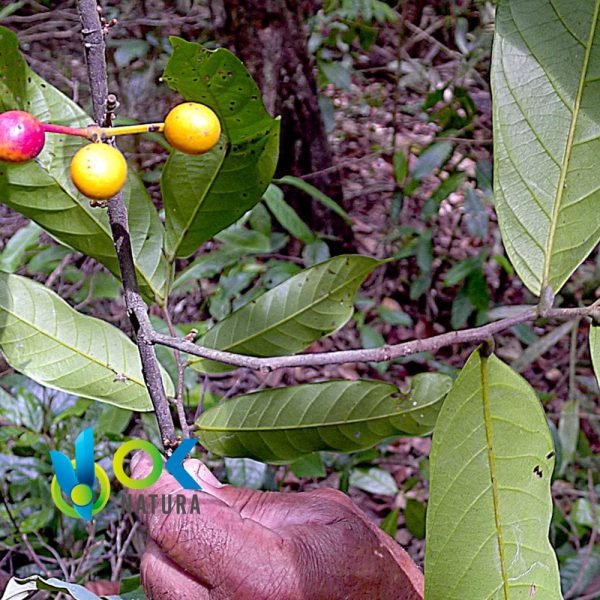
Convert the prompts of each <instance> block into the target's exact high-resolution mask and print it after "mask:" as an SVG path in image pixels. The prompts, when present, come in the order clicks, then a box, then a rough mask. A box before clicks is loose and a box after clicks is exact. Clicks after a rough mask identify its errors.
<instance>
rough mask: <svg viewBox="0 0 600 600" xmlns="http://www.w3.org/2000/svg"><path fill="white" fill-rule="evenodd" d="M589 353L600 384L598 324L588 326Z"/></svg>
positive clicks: (599, 334)
mask: <svg viewBox="0 0 600 600" xmlns="http://www.w3.org/2000/svg"><path fill="white" fill-rule="evenodd" d="M590 355H591V357H592V365H593V366H594V372H595V373H596V379H597V380H598V385H599V386H600V325H591V326H590Z"/></svg>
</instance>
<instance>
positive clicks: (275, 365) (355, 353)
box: [150, 305, 600, 371]
mask: <svg viewBox="0 0 600 600" xmlns="http://www.w3.org/2000/svg"><path fill="white" fill-rule="evenodd" d="M599 312H600V309H599V307H597V306H595V305H592V306H586V307H582V308H554V309H551V310H549V311H548V312H547V314H546V315H545V316H544V318H547V319H559V320H569V319H575V318H577V317H583V316H595V317H596V318H597V317H598V313H599ZM538 316H539V315H538V312H537V308H536V307H532V308H530V309H528V310H525V311H523V312H522V313H520V314H518V315H515V316H513V317H507V318H506V319H501V320H499V321H495V322H493V323H488V324H487V325H483V326H481V327H474V328H472V329H463V330H461V331H450V332H448V333H443V334H441V335H436V336H433V337H430V338H425V339H422V340H411V341H410V342H403V343H401V344H394V345H392V346H380V347H379V348H370V349H360V350H341V351H338V352H323V353H316V354H297V355H295V356H274V357H268V358H265V357H258V356H246V355H244V354H235V353H233V352H224V351H222V350H214V349H212V348H205V347H203V346H198V345H197V344H194V343H193V342H190V341H188V340H186V339H183V338H176V337H171V336H168V335H163V334H160V333H157V332H155V331H153V332H152V335H151V337H150V341H151V342H152V343H154V344H160V345H162V346H168V347H169V348H173V349H175V350H180V351H181V352H186V353H187V354H191V355H193V356H198V357H200V358H206V359H209V360H214V361H218V362H221V363H225V364H228V365H234V366H236V367H248V368H250V369H258V370H262V371H272V370H274V369H282V368H284V367H316V366H323V365H335V364H340V363H348V362H385V361H388V360H392V359H394V358H401V357H403V356H409V355H411V354H417V353H419V352H435V351H436V350H439V349H440V348H444V347H446V346H452V345H453V344H466V343H471V342H481V341H482V340H485V339H487V338H489V337H491V336H493V335H495V334H497V333H499V332H501V331H504V330H505V329H508V328H510V327H513V326H515V325H518V324H519V323H524V322H525V321H532V320H534V319H537V318H538Z"/></svg>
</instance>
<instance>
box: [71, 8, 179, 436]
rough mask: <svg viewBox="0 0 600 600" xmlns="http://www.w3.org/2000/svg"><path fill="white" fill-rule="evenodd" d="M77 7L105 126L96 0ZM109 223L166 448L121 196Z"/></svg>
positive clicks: (165, 424) (148, 329) (99, 118)
mask: <svg viewBox="0 0 600 600" xmlns="http://www.w3.org/2000/svg"><path fill="white" fill-rule="evenodd" d="M77 7H78V10H79V16H80V18H81V25H82V30H81V32H82V35H83V46H84V49H85V56H86V62H87V69H88V78H89V83H90V91H91V96H92V106H93V116H94V120H95V121H96V123H97V124H98V125H101V126H108V125H110V121H111V116H112V115H111V112H110V111H109V112H108V113H107V98H108V80H107V74H106V56H105V44H104V32H103V31H102V25H101V22H100V15H99V7H98V4H97V2H96V0H78V2H77ZM108 220H109V222H110V228H111V230H112V236H113V241H114V244H115V249H116V252H117V259H118V261H119V269H120V271H121V280H122V282H123V290H124V295H125V306H126V307H127V314H128V315H129V319H130V320H131V324H132V326H133V331H134V333H135V340H136V343H137V347H138V350H139V354H140V359H141V363H142V374H143V376H144V382H145V383H146V387H147V388H148V393H149V395H150V399H151V401H152V405H153V406H154V412H155V414H156V420H157V421H158V428H159V430H160V434H161V437H162V440H163V444H164V445H165V447H166V448H168V447H170V446H173V445H174V444H175V443H176V436H175V426H174V424H173V419H172V417H171V411H170V409H169V403H168V401H167V396H166V393H165V388H164V386H163V382H162V377H161V373H160V367H159V364H158V361H157V359H156V354H155V352H154V348H153V346H152V336H153V334H154V331H153V328H152V325H151V323H150V319H149V318H148V307H147V306H146V303H145V302H144V300H143V299H142V296H141V295H140V292H139V288H138V284H137V279H136V275H135V264H134V261H133V253H132V250H131V236H130V234H129V224H128V220H127V210H126V209H125V203H124V202H123V198H122V196H121V194H120V193H119V194H117V195H116V196H115V197H114V198H111V200H109V202H108Z"/></svg>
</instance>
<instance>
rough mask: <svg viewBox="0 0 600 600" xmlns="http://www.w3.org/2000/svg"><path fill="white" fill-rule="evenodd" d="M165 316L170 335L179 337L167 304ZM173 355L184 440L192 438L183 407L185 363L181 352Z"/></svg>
mask: <svg viewBox="0 0 600 600" xmlns="http://www.w3.org/2000/svg"><path fill="white" fill-rule="evenodd" d="M163 314H164V315H165V322H166V324H167V327H168V329H169V333H170V334H171V336H172V337H175V336H176V335H177V333H176V331H175V327H173V321H172V319H171V313H170V312H169V307H168V306H167V304H166V303H165V306H164V307H163ZM173 355H174V356H175V363H176V364H177V394H176V395H175V398H174V399H173V402H174V403H175V408H176V410H177V416H178V418H179V426H180V427H181V433H182V434H183V437H184V438H189V437H190V428H189V427H188V423H187V419H186V416H185V408H184V406H183V391H184V385H185V379H184V377H185V361H184V360H183V357H182V356H181V352H179V350H174V351H173Z"/></svg>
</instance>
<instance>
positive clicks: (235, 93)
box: [161, 37, 279, 260]
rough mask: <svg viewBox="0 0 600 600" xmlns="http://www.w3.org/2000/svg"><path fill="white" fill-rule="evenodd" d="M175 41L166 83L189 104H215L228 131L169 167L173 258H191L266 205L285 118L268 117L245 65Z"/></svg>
mask: <svg viewBox="0 0 600 600" xmlns="http://www.w3.org/2000/svg"><path fill="white" fill-rule="evenodd" d="M171 44H172V45H173V54H172V56H171V58H170V59H169V62H168V64H167V67H166V69H165V73H164V76H163V79H164V80H165V81H166V82H167V84H168V85H169V87H171V88H172V89H173V90H175V91H176V92H178V93H180V94H181V95H182V96H183V97H184V98H185V99H186V100H192V101H194V102H201V103H203V104H206V105H207V106H210V108H212V109H213V110H214V111H215V112H216V113H217V115H218V117H219V120H220V121H221V127H222V129H223V134H222V136H221V140H220V141H219V142H218V144H217V145H216V146H215V147H214V148H213V149H212V150H211V151H210V152H207V153H206V154H203V155H201V156H190V155H188V154H183V153H181V152H177V151H174V152H173V153H172V154H171V156H170V157H169V159H168V160H167V163H166V165H165V168H164V169H163V174H162V179H161V187H162V193H163V201H164V206H165V215H166V230H167V234H166V235H167V237H166V251H167V257H168V259H169V260H173V259H174V258H175V257H180V258H186V257H188V256H190V255H191V254H193V253H194V252H195V251H196V249H197V248H198V246H200V245H201V244H202V243H203V242H205V241H207V240H208V239H210V238H211V237H212V236H213V235H215V234H216V233H218V232H219V231H221V230H222V229H224V228H225V227H227V226H228V225H231V224H232V223H234V222H235V221H237V220H238V219H239V218H240V217H241V216H242V215H243V214H244V213H245V212H246V211H247V210H249V209H251V208H252V207H253V206H254V205H255V204H256V203H257V202H259V201H260V199H261V197H262V195H263V192H264V191H265V189H266V188H267V186H268V185H269V183H270V182H271V179H272V177H273V174H274V173H275V167H276V166H277V157H278V153H279V120H277V119H273V118H272V117H271V116H270V115H269V114H268V113H267V111H266V109H265V107H264V104H263V103H262V100H261V96H260V91H259V89H258V87H257V85H256V83H254V81H253V80H252V78H251V77H250V74H249V73H248V71H247V69H246V68H245V67H244V65H243V64H242V63H241V62H240V60H239V59H237V58H236V57H235V56H234V55H233V54H232V53H231V52H229V51H228V50H225V49H223V48H220V49H218V50H215V51H210V50H206V49H205V48H203V47H202V46H201V45H200V44H195V43H191V42H186V41H184V40H182V39H180V38H176V37H172V38H171Z"/></svg>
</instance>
